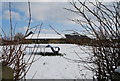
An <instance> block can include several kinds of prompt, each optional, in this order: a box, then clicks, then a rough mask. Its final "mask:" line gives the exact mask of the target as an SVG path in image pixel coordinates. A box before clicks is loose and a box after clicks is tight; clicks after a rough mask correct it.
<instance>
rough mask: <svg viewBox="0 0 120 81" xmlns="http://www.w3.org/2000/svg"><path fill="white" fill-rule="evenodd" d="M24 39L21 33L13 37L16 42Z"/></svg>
mask: <svg viewBox="0 0 120 81" xmlns="http://www.w3.org/2000/svg"><path fill="white" fill-rule="evenodd" d="M23 38H24V35H23V34H22V33H17V34H16V35H15V36H14V40H17V41H20V40H22V39H23Z"/></svg>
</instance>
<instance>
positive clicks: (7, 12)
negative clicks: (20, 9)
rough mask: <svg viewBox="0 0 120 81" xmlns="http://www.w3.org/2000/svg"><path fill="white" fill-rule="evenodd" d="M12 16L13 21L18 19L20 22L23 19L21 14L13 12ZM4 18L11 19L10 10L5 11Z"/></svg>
mask: <svg viewBox="0 0 120 81" xmlns="http://www.w3.org/2000/svg"><path fill="white" fill-rule="evenodd" d="M11 14H12V18H13V19H16V20H20V19H21V16H20V14H19V13H17V12H14V11H11ZM3 18H4V19H9V18H10V14H9V10H5V11H4V12H3Z"/></svg>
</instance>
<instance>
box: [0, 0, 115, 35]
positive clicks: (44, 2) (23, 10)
mask: <svg viewBox="0 0 120 81" xmlns="http://www.w3.org/2000/svg"><path fill="white" fill-rule="evenodd" d="M8 1H13V2H12V5H11V6H12V7H11V8H12V18H13V19H12V20H13V27H15V26H16V32H22V33H24V31H25V29H26V27H27V24H28V19H29V14H28V3H27V2H25V0H24V1H22V0H17V1H18V2H14V1H15V0H4V2H2V14H0V17H1V15H2V28H3V29H4V31H5V32H7V34H9V27H10V26H9V8H8ZM30 1H31V14H32V23H31V27H33V26H35V25H38V24H41V23H43V26H42V32H43V33H52V32H53V30H52V29H51V28H50V27H49V25H51V26H52V27H53V28H55V29H56V30H57V31H59V32H62V31H64V30H75V29H76V30H78V31H79V32H81V31H83V29H82V27H80V26H79V25H77V24H75V23H73V22H71V21H70V20H68V18H70V19H75V18H78V17H79V16H78V15H76V14H74V13H72V12H69V11H67V10H65V9H64V8H73V7H72V6H71V5H70V3H69V2H68V0H39V2H38V1H37V0H34V2H33V0H30ZM105 1H107V0H105ZM109 1H113V0H109ZM63 33H65V32H63Z"/></svg>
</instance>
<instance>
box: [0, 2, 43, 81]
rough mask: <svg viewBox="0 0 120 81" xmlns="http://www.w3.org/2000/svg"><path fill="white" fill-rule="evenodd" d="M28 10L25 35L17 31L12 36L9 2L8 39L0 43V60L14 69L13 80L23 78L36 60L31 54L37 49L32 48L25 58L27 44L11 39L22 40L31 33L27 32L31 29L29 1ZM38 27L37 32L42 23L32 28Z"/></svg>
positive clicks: (3, 64)
mask: <svg viewBox="0 0 120 81" xmlns="http://www.w3.org/2000/svg"><path fill="white" fill-rule="evenodd" d="M28 12H29V20H28V26H27V30H26V32H25V35H23V34H22V33H17V34H16V35H15V36H14V32H15V31H14V30H13V29H14V28H13V26H12V15H11V14H12V13H11V3H9V14H10V37H9V38H10V39H9V41H7V44H4V45H2V49H1V51H0V52H1V55H0V62H1V63H2V66H7V67H10V68H12V69H13V70H14V80H15V81H17V80H24V79H25V76H26V74H27V72H28V71H29V69H30V67H31V65H32V64H33V62H35V61H36V60H35V55H33V53H34V52H36V51H37V49H35V48H33V50H32V54H31V55H29V57H28V58H27V59H26V52H25V50H26V47H27V46H28V45H26V46H25V45H23V44H22V43H20V41H18V42H17V43H14V41H13V37H14V39H15V40H21V41H23V40H24V37H26V36H28V35H29V34H31V33H29V31H30V29H32V27H30V24H31V7H30V2H28ZM38 27H39V33H40V30H41V27H42V24H41V25H37V26H35V27H33V28H35V31H34V32H36V29H37V28H38ZM39 33H38V34H39ZM2 34H3V35H4V36H5V37H7V36H6V34H5V32H4V30H3V31H2ZM8 43H9V44H8ZM13 43H14V44H13ZM37 60H38V59H37Z"/></svg>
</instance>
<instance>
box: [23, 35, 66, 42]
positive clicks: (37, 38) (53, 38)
mask: <svg viewBox="0 0 120 81" xmlns="http://www.w3.org/2000/svg"><path fill="white" fill-rule="evenodd" d="M25 42H26V43H66V37H65V36H64V35H61V36H60V35H57V34H31V35H29V36H28V37H26V38H25Z"/></svg>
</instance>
